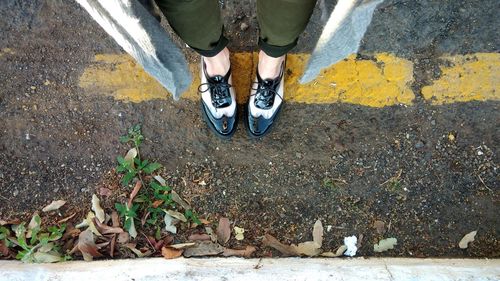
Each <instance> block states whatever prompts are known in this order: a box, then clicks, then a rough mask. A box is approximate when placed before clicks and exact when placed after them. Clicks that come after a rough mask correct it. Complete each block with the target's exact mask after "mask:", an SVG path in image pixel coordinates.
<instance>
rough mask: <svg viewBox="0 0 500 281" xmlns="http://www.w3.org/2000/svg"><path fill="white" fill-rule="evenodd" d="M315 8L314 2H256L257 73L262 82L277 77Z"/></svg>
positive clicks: (293, 0) (267, 0) (266, 0)
mask: <svg viewBox="0 0 500 281" xmlns="http://www.w3.org/2000/svg"><path fill="white" fill-rule="evenodd" d="M315 5H316V0H257V19H258V22H259V28H260V36H259V47H260V49H261V52H260V54H259V71H260V74H261V76H262V77H263V78H273V77H276V76H277V75H279V71H280V66H281V63H282V61H283V60H284V55H285V54H286V53H288V52H289V51H290V50H291V49H292V48H293V47H295V46H296V45H297V40H298V37H299V36H300V34H301V33H302V32H303V31H304V29H305V28H306V26H307V23H308V22H309V19H310V17H311V14H312V12H313V9H314V6H315Z"/></svg>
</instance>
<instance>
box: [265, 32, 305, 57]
mask: <svg viewBox="0 0 500 281" xmlns="http://www.w3.org/2000/svg"><path fill="white" fill-rule="evenodd" d="M297 40H298V39H295V41H293V42H292V43H290V44H288V45H285V46H275V45H271V44H269V43H267V42H266V41H264V40H262V38H260V37H259V48H260V49H261V50H262V51H263V52H264V53H266V55H268V56H270V57H273V58H278V57H281V56H283V55H285V54H286V53H288V52H289V51H290V50H291V49H293V48H294V47H295V46H297Z"/></svg>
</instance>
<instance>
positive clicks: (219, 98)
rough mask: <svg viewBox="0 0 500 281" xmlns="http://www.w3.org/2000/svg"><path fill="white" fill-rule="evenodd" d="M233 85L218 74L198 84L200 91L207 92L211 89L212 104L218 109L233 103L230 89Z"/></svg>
mask: <svg viewBox="0 0 500 281" xmlns="http://www.w3.org/2000/svg"><path fill="white" fill-rule="evenodd" d="M231 87H232V85H231V84H229V83H227V82H226V81H224V77H222V76H220V75H217V76H214V77H211V78H210V79H208V82H206V83H201V84H200V86H198V92H199V93H205V92H207V91H210V98H211V100H212V105H213V106H214V107H215V108H216V109H217V108H221V107H225V106H229V105H231V100H230V99H231V92H230V91H229V89H230V88H231ZM203 88H204V89H203ZM228 99H229V102H228Z"/></svg>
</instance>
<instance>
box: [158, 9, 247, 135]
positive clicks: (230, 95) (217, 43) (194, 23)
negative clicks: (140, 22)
mask: <svg viewBox="0 0 500 281" xmlns="http://www.w3.org/2000/svg"><path fill="white" fill-rule="evenodd" d="M156 3H157V4H158V6H159V8H160V10H161V11H162V12H163V14H164V15H165V17H166V18H167V20H168V22H169V24H170V26H171V27H172V29H173V30H174V31H175V32H176V33H177V34H178V35H179V37H181V39H182V40H184V42H185V43H186V44H187V45H188V46H190V47H191V48H193V49H194V50H195V51H196V52H198V53H199V54H200V55H201V79H200V80H201V85H200V86H199V88H198V91H199V92H200V96H201V100H200V102H201V109H202V114H203V117H204V119H205V121H206V123H207V125H208V126H209V128H210V129H211V130H212V131H213V132H214V133H216V135H218V136H219V137H222V138H230V137H231V136H232V135H233V133H234V132H235V130H236V124H237V123H236V117H237V112H236V108H237V107H236V93H235V92H234V89H233V88H232V86H231V80H232V78H231V70H230V69H231V68H230V60H229V50H228V49H227V48H226V45H227V43H228V40H227V39H226V38H225V37H224V35H223V23H222V19H221V15H220V8H219V4H218V1H217V0H156Z"/></svg>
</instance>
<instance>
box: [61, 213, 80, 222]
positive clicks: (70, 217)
mask: <svg viewBox="0 0 500 281" xmlns="http://www.w3.org/2000/svg"><path fill="white" fill-rule="evenodd" d="M74 216H76V213H74V214H72V215H70V216H67V217H65V218H64V219H61V220H59V221H57V224H61V223H63V222H67V221H69V220H70V219H72V218H73V217H74Z"/></svg>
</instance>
